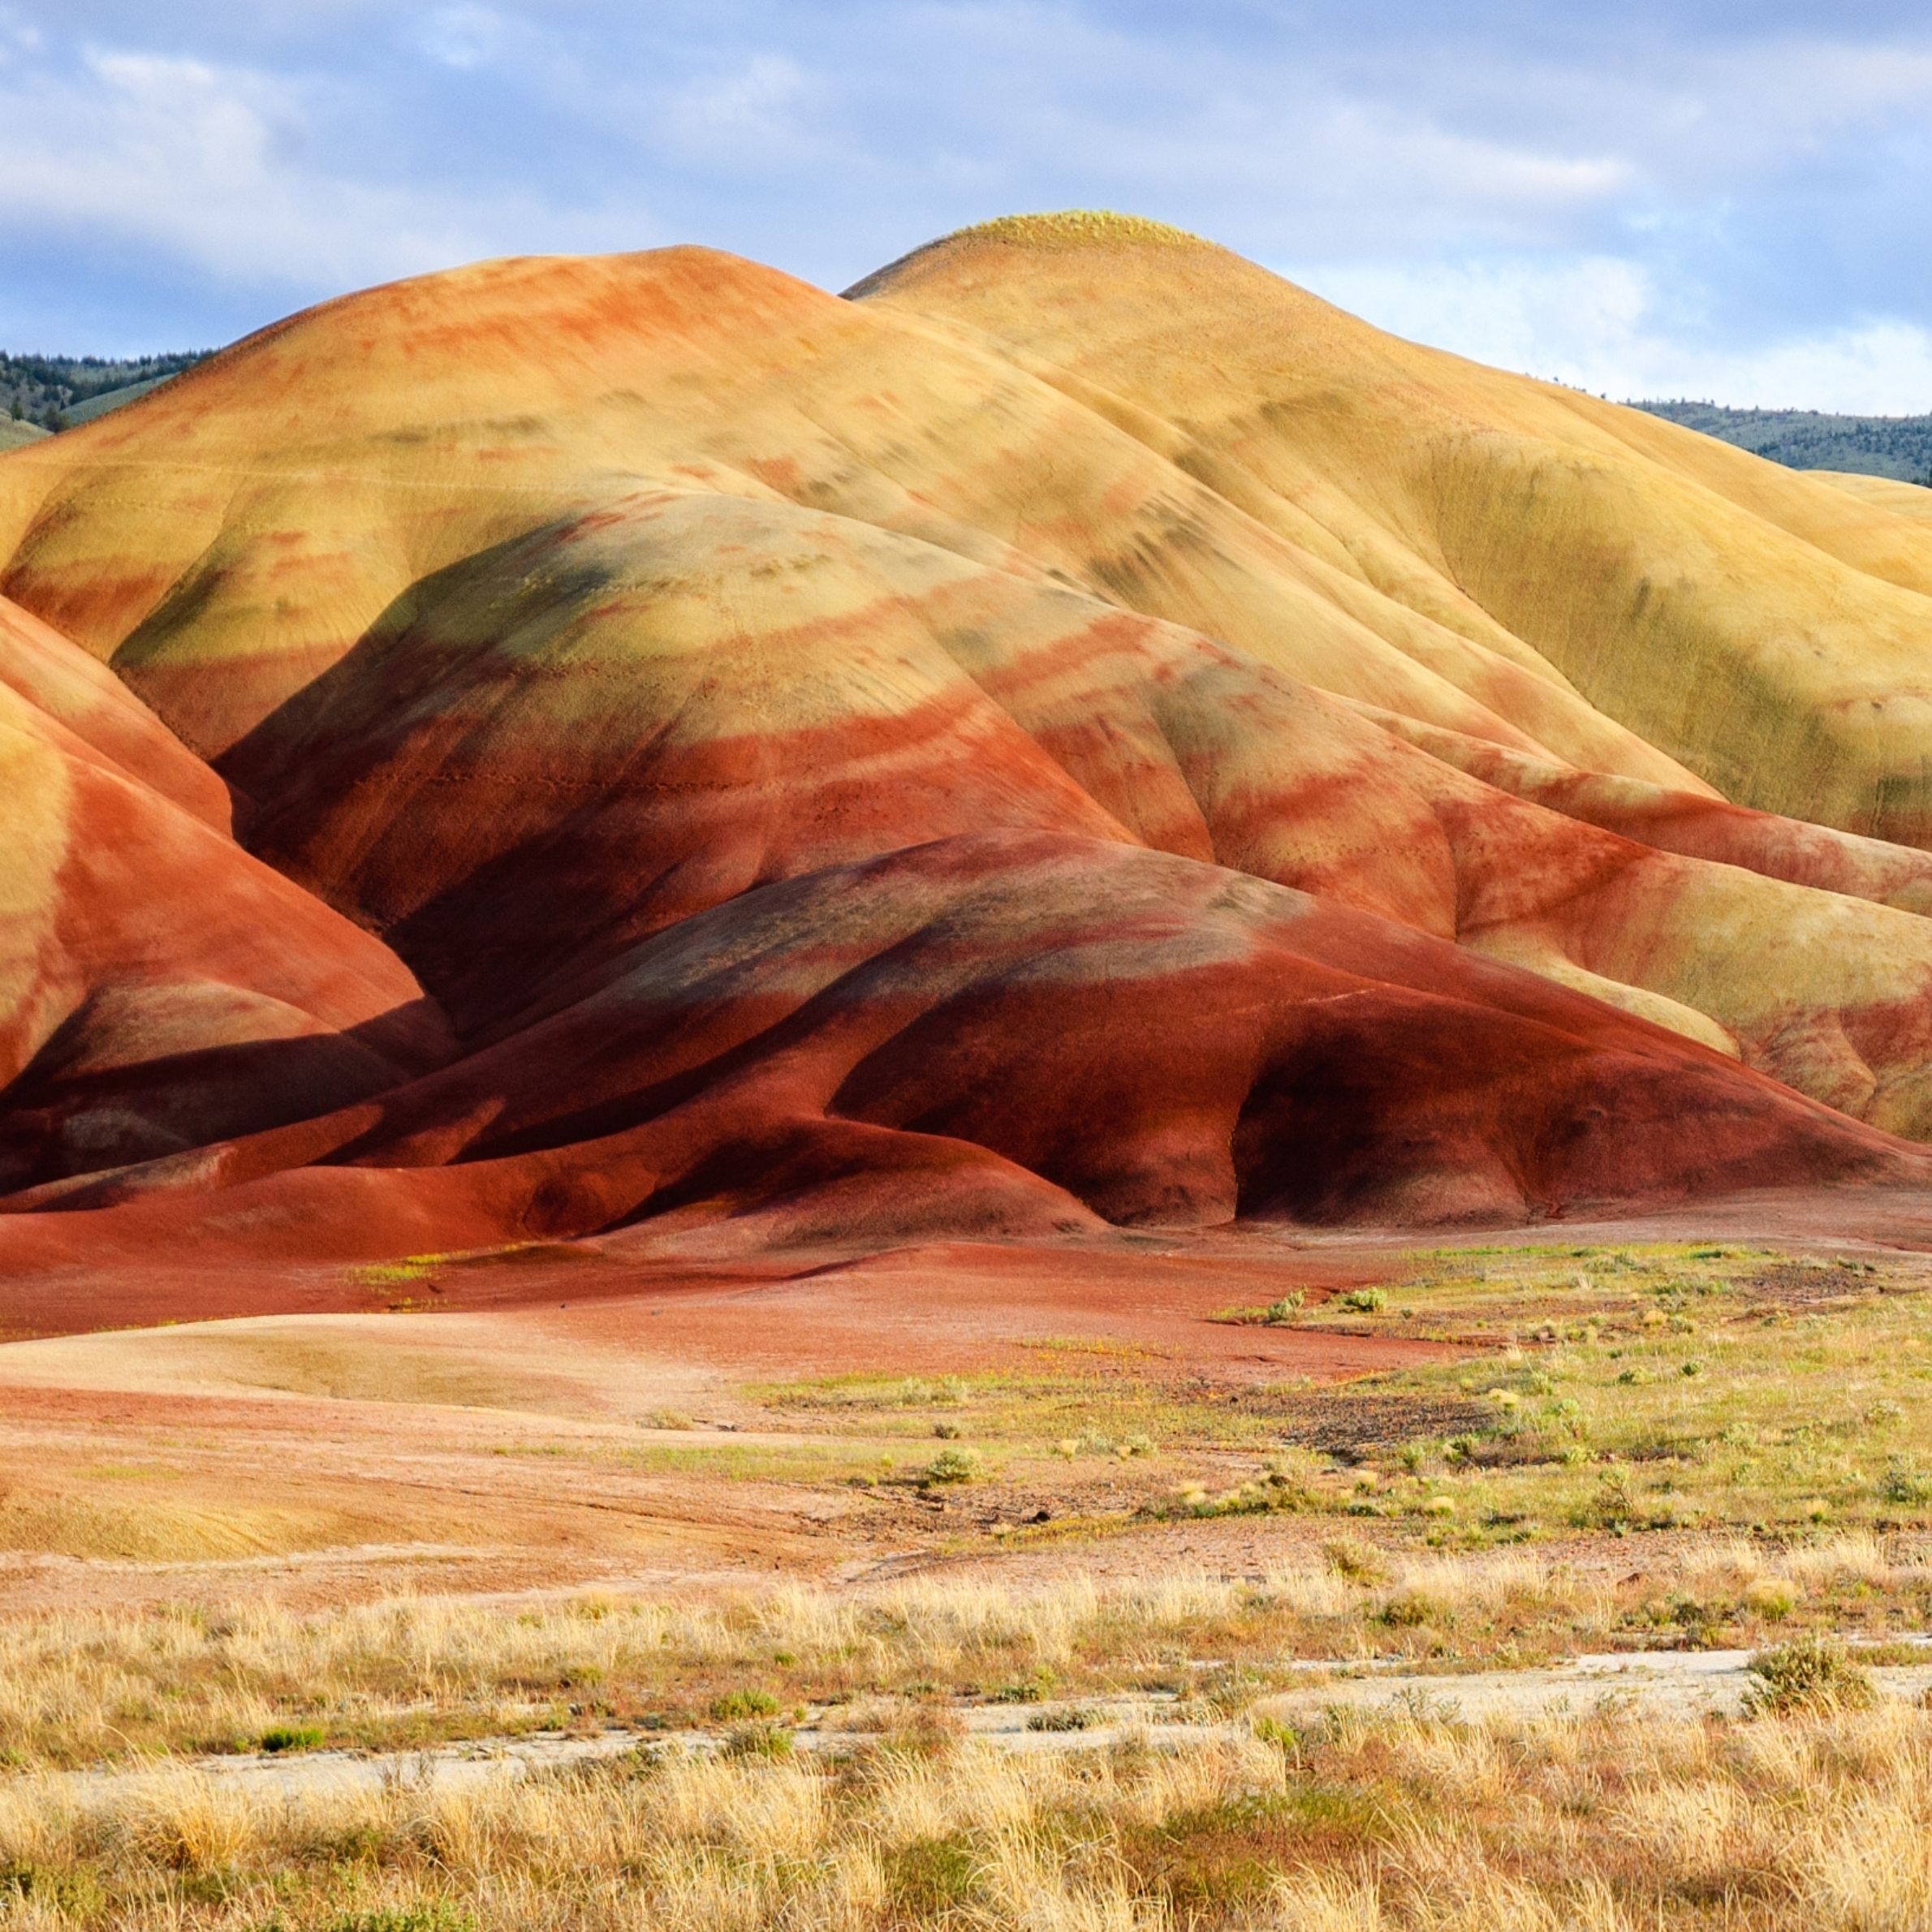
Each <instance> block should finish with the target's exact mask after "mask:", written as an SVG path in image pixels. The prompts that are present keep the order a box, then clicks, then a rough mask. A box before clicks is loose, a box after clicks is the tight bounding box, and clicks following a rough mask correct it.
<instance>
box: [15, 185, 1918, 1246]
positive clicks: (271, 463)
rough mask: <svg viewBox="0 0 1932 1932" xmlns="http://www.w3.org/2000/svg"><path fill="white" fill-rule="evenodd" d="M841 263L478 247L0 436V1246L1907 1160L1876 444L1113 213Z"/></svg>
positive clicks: (979, 1231) (1909, 868)
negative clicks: (1813, 437)
mask: <svg viewBox="0 0 1932 1932" xmlns="http://www.w3.org/2000/svg"><path fill="white" fill-rule="evenodd" d="M856 292H858V293H859V294H860V296H861V297H862V299H860V300H839V299H838V298H835V297H833V296H830V295H826V294H825V293H823V292H822V291H818V290H816V289H813V288H810V287H808V286H806V285H804V284H803V283H800V282H796V281H793V280H791V278H787V277H784V276H783V275H779V274H776V273H774V272H773V271H770V270H764V269H761V268H758V267H757V266H756V265H752V264H748V263H744V262H740V261H735V260H733V259H732V258H731V257H724V256H720V255H717V254H714V253H712V252H708V251H704V250H696V249H674V250H668V251H663V252H658V253H656V254H652V255H646V256H630V257H613V258H609V259H604V260H595V261H561V260H537V261H513V262H505V263H493V264H485V265H481V266H479V267H477V268H475V269H471V270H461V271H458V272H455V273H454V274H447V275H442V276H434V277H429V278H423V279H421V280H419V281H416V282H407V283H402V284H398V285H395V286H394V287H389V288H385V289H378V290H372V291H366V292H364V293H363V294H361V295H355V296H351V297H347V298H345V299H344V300H342V301H340V302H337V303H333V304H327V305H326V306H325V307H323V308H320V309H317V310H314V311H311V312H309V313H307V314H305V315H304V316H300V317H295V318H294V319H293V320H291V321H289V322H287V323H285V324H282V325H281V326H278V327H277V328H276V329H274V330H269V331H266V332H265V333H264V334H262V335H261V336H258V337H256V338H253V339H251V340H250V341H248V342H247V343H242V344H239V345H237V347H235V348H234V349H232V350H231V351H227V352H226V354H225V355H223V356H220V357H218V358H216V359H214V360H212V361H211V362H209V363H207V364H203V365H201V366H200V367H199V368H197V369H196V370H195V371H193V372H191V373H189V374H188V375H186V376H184V377H181V378H179V379H178V380H177V381H176V382H171V383H170V384H168V385H166V386H165V388H163V389H162V390H157V391H156V392H155V393H154V394H153V395H151V396H149V397H147V398H144V399H141V400H140V401H138V402H136V403H132V404H130V405H129V406H128V407H127V408H125V409H123V410H121V411H118V412H114V414H113V415H112V416H108V417H105V418H102V419H101V420H97V421H96V422H94V423H93V424H90V425H87V426H86V427H85V428H84V429H80V430H77V431H74V432H71V433H68V434H66V435H63V437H61V438H56V439H50V440H49V441H48V442H45V443H43V444H36V445H35V446H32V448H30V449H27V450H24V451H19V452H16V453H15V454H13V455H10V456H9V457H8V458H7V459H6V463H5V464H4V465H0V589H4V590H5V592H6V596H7V597H8V598H9V599H11V600H12V601H11V603H6V604H0V702H4V703H5V704H7V705H11V706H12V707H13V708H14V709H12V710H11V711H9V712H7V713H6V714H5V717H6V720H14V719H15V718H17V719H18V723H17V725H16V726H15V733H16V735H18V736H19V739H20V740H21V743H22V744H23V745H24V746H25V747H26V749H25V750H24V751H23V752H22V753H20V756H21V757H22V758H24V759H26V758H28V757H30V756H31V758H32V759H33V760H37V761H39V762H38V763H36V764H33V765H32V770H29V769H28V765H26V764H23V765H21V766H20V768H19V778H18V780H17V782H15V783H11V784H10V785H9V786H8V787H7V788H6V791H5V792H4V793H0V801H3V802H4V805H5V809H8V810H10V811H16V812H17V813H19V814H21V815H22V816H21V817H20V825H21V827H22V831H21V836H20V837H19V839H18V840H17V841H15V843H16V844H17V845H18V847H19V854H18V855H17V856H16V858H15V860H12V861H10V862H11V863H12V864H13V865H15V872H16V873H17V882H16V883H15V884H14V885H10V886H8V888H7V890H8V891H9V892H10V894H11V903H18V904H19V905H20V906H22V907H23V908H27V909H28V913H29V914H30V918H29V919H28V922H27V923H25V924H23V925H21V926H20V927H19V931H20V932H22V933H23V934H27V933H29V932H30V931H31V932H33V933H39V932H41V931H42V930H43V929H44V932H45V934H47V935H50V937H47V938H45V940H44V942H43V940H42V939H41V938H35V939H34V940H33V941H32V944H33V946H34V947H37V948H38V950H37V951H35V952H34V953H33V954H32V966H31V970H29V969H28V967H26V966H23V967H22V968H21V969H20V971H19V972H18V973H16V974H15V975H14V977H13V978H11V979H8V980H6V981H0V986H5V987H11V986H12V985H15V983H16V982H17V983H18V985H19V988H20V989H21V990H20V992H19V997H18V998H17V999H15V1002H14V1003H13V1005H12V1006H11V1007H10V1008H8V1009H7V1010H8V1011H11V1012H12V1013H13V1014H14V1015H15V1019H14V1020H13V1021H12V1022H11V1024H14V1025H15V1029H16V1032H17V1035H18V1045H19V1051H18V1052H17V1053H16V1054H15V1059H14V1060H13V1062H12V1063H11V1074H10V1076H9V1077H10V1079H11V1085H7V1086H6V1088H5V1090H4V1092H3V1093H0V1120H3V1121H4V1123H5V1127H4V1131H5V1133H6V1142H5V1145H6V1149H7V1164H6V1166H5V1167H4V1170H3V1171H0V1188H12V1189H14V1190H15V1192H14V1193H13V1195H12V1197H11V1200H10V1201H8V1202H7V1203H6V1205H8V1206H9V1207H11V1208H12V1209H13V1210H16V1211H15V1214H14V1215H13V1216H12V1218H11V1219H9V1220H7V1221H6V1223H5V1224H4V1225H3V1226H0V1255H4V1256H5V1257H6V1261H7V1264H8V1265H9V1266H12V1267H14V1268H15V1270H33V1269H42V1270H45V1269H51V1270H60V1269H63V1268H67V1267H70V1266H73V1265H75V1263H76V1262H77V1261H79V1262H82V1263H84V1264H86V1265H88V1266H94V1267H97V1268H106V1269H110V1270H111V1269H112V1268H114V1267H117V1266H131V1265H132V1257H136V1256H138V1255H139V1254H140V1253H142V1252H143V1251H144V1249H148V1250H152V1249H153V1248H154V1247H155V1246H156V1245H157V1244H168V1243H172V1242H175V1241H178V1240H183V1239H187V1238H188V1237H189V1236H191V1235H192V1239H193V1240H194V1241H195V1242H196V1244H197V1245H198V1247H199V1248H201V1250H203V1251H205V1252H206V1253H209V1255H211V1256H216V1257H218V1256H221V1255H223V1254H226V1255H228V1256H230V1257H244V1258H245V1257H248V1256H250V1255H267V1254H270V1253H282V1254H285V1255H291V1254H295V1255H303V1256H310V1257H315V1258H316V1259H317V1261H328V1262H330V1263H333V1262H334V1261H342V1260H345V1259H356V1258H360V1257H377V1256H382V1255H387V1254H395V1253H410V1252H424V1251H430V1250H443V1249H450V1248H479V1247H490V1246H494V1245H499V1244H515V1243H517V1242H521V1241H527V1240H551V1239H557V1238H574V1237H577V1236H589V1235H593V1234H597V1233H598V1232H600V1231H610V1230H613V1229H617V1228H633V1229H635V1230H636V1231H637V1232H636V1235H634V1236H632V1240H634V1241H635V1240H646V1241H648V1242H654V1243H658V1244H673V1245H676V1246H679V1248H680V1250H681V1251H683V1252H687V1253H688V1252H694V1251H696V1250H695V1248H694V1247H693V1244H696V1248H705V1247H706V1245H707V1244H709V1249H710V1250H715V1251H723V1252H739V1251H741V1250H743V1249H744V1248H747V1247H748V1246H750V1245H755V1244H772V1243H778V1244H787V1243H797V1242H817V1243H823V1242H830V1243H834V1244H840V1243H843V1244H865V1243H868V1242H873V1243H876V1242H880V1241H887V1240H907V1239H921V1238H929V1237H934V1236H942V1235H946V1234H949V1233H961V1232H965V1233H971V1234H974V1235H991V1236H999V1237H1003V1238H1014V1239H1028V1240H1041V1239H1051V1240H1058V1239H1071V1238H1079V1239H1093V1238H1098V1237H1099V1236H1101V1235H1102V1234H1103V1233H1104V1231H1105V1230H1106V1228H1107V1227H1109V1226H1110V1225H1122V1224H1127V1225H1156V1226H1164V1227H1184V1228H1195V1227H1208V1226H1213V1225H1216V1224H1218V1223H1224V1222H1227V1221H1229V1220H1231V1219H1236V1220H1240V1221H1244V1222H1267V1221H1304V1222H1313V1223H1334V1222H1343V1221H1362V1220H1369V1221H1398V1222H1410V1223H1434V1222H1442V1221H1454V1220H1459V1219H1476V1220H1480V1221H1486V1222H1503V1221H1512V1220H1521V1219H1524V1218H1534V1217H1540V1216H1544V1215H1563V1214H1572V1213H1574V1212H1576V1211H1577V1210H1579V1209H1581V1208H1584V1207H1598V1206H1602V1207H1606V1208H1611V1209H1619V1210H1620V1209H1638V1208H1642V1207H1645V1206H1648V1205H1651V1204H1654V1203H1657V1202H1663V1201H1671V1200H1678V1199H1683V1198H1686V1197H1697V1196H1707V1195H1710V1194H1714V1193H1719V1192H1732V1191H1736V1190H1737V1189H1740V1188H1787V1189H1788V1188H1807V1187H1816V1186H1818V1185H1821V1184H1843V1183H1848V1182H1852V1181H1859V1182H1864V1183H1872V1184H1884V1185H1886V1186H1906V1185H1908V1186H1922V1185H1923V1184H1924V1183H1925V1181H1926V1179H1927V1177H1928V1175H1932V1167H1929V1166H1928V1157H1927V1156H1926V1154H1923V1153H1921V1151H1919V1150H1918V1149H1916V1148H1913V1147H1911V1146H1909V1145H1906V1144H1905V1143H1904V1142H1902V1141H1895V1140H1893V1139H1891V1138H1890V1137H1889V1136H1890V1134H1891V1132H1901V1133H1904V1134H1908V1135H1913V1136H1932V918H1928V917H1926V916H1925V915H1926V912H1927V911H1928V909H1932V855H1929V854H1928V853H1927V852H1924V851H1922V850H1921V849H1918V847H1917V843H1912V841H1916V840H1917V839H1919V837H1920V834H1921V832H1922V831H1924V830H1927V829H1928V828H1927V827H1926V826H1924V825H1922V824H1921V820H1920V818H1919V817H1917V816H1915V813H1917V809H1918V808H1917V805H1916V804H1913V799H1914V797H1915V796H1916V794H1915V793H1914V791H1913V787H1914V786H1915V785H1916V784H1917V783H1918V782H1919V781H1918V779H1917V777H1916V776H1915V775H1914V774H1916V773H1917V770H1918V765H1917V758H1918V753H1917V750H1916V748H1914V747H1915V746H1916V743H1917V740H1916V738H1915V737H1914V733H1915V732H1917V731H1919V728H1920V727H1919V724H1918V723H1917V722H1916V721H1917V720H1918V718H1919V715H1920V710H1921V707H1922V703H1923V701H1922V698H1921V696H1920V695H1919V690H1918V686H1917V684H1916V683H1915V682H1914V681H1913V680H1914V679H1916V678H1917V675H1918V674H1917V670H1916V660H1913V659H1912V658H1910V656H1909V653H1908V650H1907V648H1906V646H1907V643H1908V640H1909V639H1910V638H1911V637H1913V636H1920V637H1922V636H1924V635H1926V634H1928V633H1927V632H1926V629H1925V627H1924V623H1923V619H1925V618H1926V617H1932V597H1929V596H1928V595H1927V590H1928V589H1929V588H1932V547H1929V546H1932V533H1928V531H1927V528H1926V525H1925V524H1923V523H1922V522H1918V521H1915V520H1914V519H1913V517H1911V516H1910V515H1906V514H1904V513H1903V512H1902V511H1898V510H1896V509H1895V507H1893V506H1891V504H1890V503H1889V502H1887V500H1884V499H1883V498H1882V497H1879V496H1869V495H1860V494H1857V493H1854V492H1853V491H1851V490H1849V489H1843V488H1839V487H1837V486H1835V485H1833V484H1831V483H1830V482H1814V481H1808V480H1806V479H1804V478H1799V477H1791V478H1788V479H1782V473H1780V477H1767V476H1766V475H1761V474H1760V473H1759V472H1768V471H1769V469H1770V466H1769V465H1766V464H1759V463H1757V461H1756V459H1752V458H1749V457H1747V456H1744V455H1742V454H1741V453H1740V452H1736V451H1724V452H1723V453H1722V454H1721V455H1712V454H1711V453H1710V451H1708V450H1706V449H1705V448H1704V447H1702V446H1701V441H1702V439H1700V438H1695V437H1692V436H1689V435H1688V433H1684V432H1680V431H1677V430H1675V429H1672V428H1671V425H1664V424H1661V423H1658V422H1656V421H1655V420H1654V419H1651V418H1649V417H1641V416H1629V414H1628V412H1621V411H1618V410H1615V409H1610V408H1605V407H1602V406H1599V405H1596V404H1594V403H1589V401H1588V399H1584V398H1579V397H1576V396H1573V395H1570V394H1569V393H1568V392H1567V391H1563V390H1553V389H1550V388H1549V387H1547V386H1543V385H1539V384H1535V383H1532V382H1526V381H1524V380H1523V379H1521V378H1516V377H1504V376H1502V375H1499V374H1496V373H1494V372H1490V371H1485V370H1481V369H1475V368H1473V366H1472V365H1469V364H1463V363H1460V362H1457V361H1455V360H1454V359H1453V358H1448V357H1443V356H1436V355H1434V353H1433V352H1432V351H1425V350H1421V349H1417V348H1416V347H1413V346H1412V345H1410V344H1407V343H1398V342H1395V341H1394V340H1393V339H1390V338H1387V337H1384V336H1381V335H1379V334H1378V333H1377V332H1375V331H1374V330H1369V329H1367V328H1366V327H1365V326H1364V325H1362V324H1361V323H1358V322H1356V321H1353V320H1352V319H1351V318H1348V317H1343V316H1341V315H1339V313H1338V312H1335V311H1334V310H1332V309H1329V308H1326V306H1325V305H1323V304H1319V303H1317V302H1316V301H1314V300H1313V298H1311V297H1309V296H1306V295H1304V294H1302V293H1301V291H1296V290H1294V289H1292V288H1291V287H1288V285H1287V284H1284V283H1282V282H1278V281H1277V280H1276V279H1275V278H1272V277H1270V276H1267V275H1266V274H1263V273H1262V272H1261V270H1257V269H1254V268H1253V267H1252V266H1250V265H1248V264H1245V263H1243V262H1240V261H1239V260H1238V259H1237V258H1236V257H1231V256H1229V255H1227V253H1226V252H1225V251H1222V250H1219V249H1217V248H1213V247H1212V246H1211V245H1210V244H1205V243H1201V242H1199V241H1197V239H1194V238H1192V237H1188V236H1184V235H1179V234H1178V233H1176V232H1175V231H1164V230H1158V229H1157V228H1156V227H1154V226H1153V225H1150V224H1133V223H1125V224H1123V223H1120V222H1115V221H1111V220H1106V219H1101V218H1082V219H1080V220H1060V219H1046V220H1022V221H1019V222H1007V223H1003V224H996V225H994V227H993V228H991V229H990V230H988V231H977V232H974V233H970V234H968V235H964V236H961V237H955V238H951V239H949V240H947V242H944V243H942V244H936V245H935V246H934V248H930V249H928V250H925V251H922V252H920V253H919V254H917V255H916V256H914V257H910V258H908V260H907V261H904V262H902V263H900V264H896V265H895V266H894V267H893V268H892V269H891V270H887V271H885V272H883V273H882V275H881V276H880V277H878V278H874V279H873V282H871V283H869V284H868V285H866V286H865V287H864V288H863V289H862V290H861V291H856ZM1627 418H1628V420H1626V419H1627ZM1712 447H1713V448H1715V447H1716V446H1712ZM1781 479H1782V480H1781ZM1914 627H1917V628H1916V629H1915V628H1914ZM70 640H71V641H70ZM1872 693H1882V696H1877V697H1874V696H1871V695H1870V694H1872ZM157 714H158V716H157ZM183 740H185V741H186V743H185V744H184V743H183ZM12 741H13V740H12V738H11V737H9V738H8V739H7V740H6V742H8V743H11V742H12ZM189 745H192V746H193V747H194V748H196V751H198V752H200V753H201V754H203V755H204V756H205V757H212V758H213V761H214V769H213V770H210V769H209V765H207V764H205V763H204V762H203V761H202V758H201V757H196V755H195V753H193V752H191V751H190V750H189V749H188V748H187V747H188V746H189ZM1908 751H1909V757H1907V755H1906V754H1907V752H1908ZM43 772H45V773H47V774H58V776H57V778H55V777H48V776H43V775H42V774H43ZM217 772H218V773H219V774H220V775H219V777H218V776H217V775H216V773H217ZM231 796H232V797H233V800H234V801H235V804H234V810H235V822H236V824H237V826H239V834H240V836H241V838H242V839H243V840H244V843H246V845H247V846H248V853H244V852H242V851H241V850H239V848H238V847H237V846H236V845H235V843H234V842H233V839H231V837H230V836H229V835H228V833H227V830H226V826H227V822H228V810H229V800H230V798H231ZM1793 813H1798V814H1800V815H1799V816H1793ZM1812 819H1816V820H1819V821H1822V822H1808V821H1809V820H1812ZM1878 830H1885V831H1889V832H1891V833H1892V834H1895V835H1896V836H1897V837H1900V838H1903V839H1906V840H1907V841H1908V843H1895V842H1888V841H1887V839H1882V838H1879V837H1875V836H1873V835H1872V834H1874V831H1878ZM251 854H252V856H250V855H251ZM50 855H52V856H50ZM29 860H32V864H31V865H30V864H29ZM34 865H37V866H38V869H37V870H35V869H32V868H33V866H34ZM33 921H38V922H39V924H38V925H34V924H33ZM24 947H25V942H23V951H22V955H21V956H22V958H23V959H26V958H27V956H28V954H27V951H25V950H24ZM445 1015H446V1016H447V1018H448V1025H447V1026H446V1024H445V1019H444V1016H445ZM1854 1117H1856V1118H1854Z"/></svg>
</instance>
